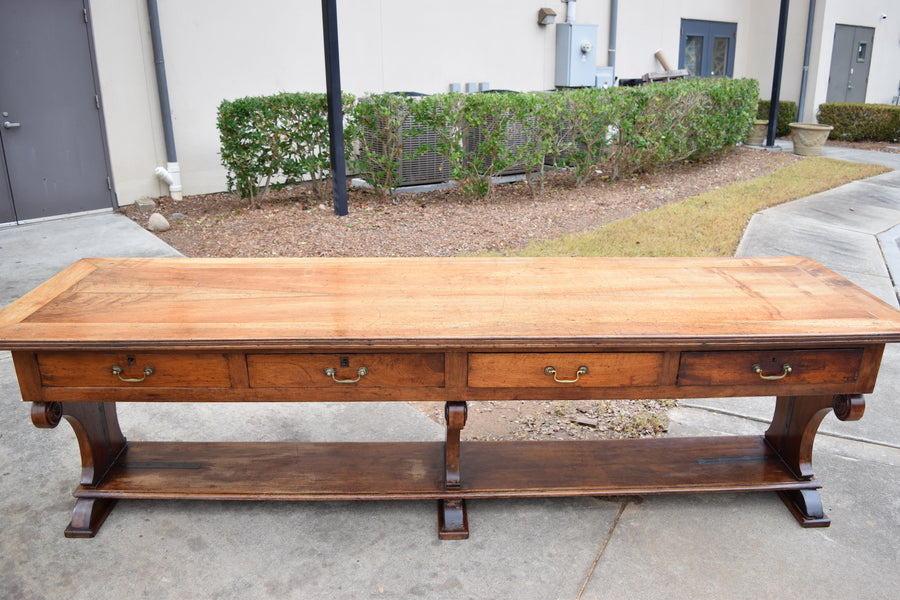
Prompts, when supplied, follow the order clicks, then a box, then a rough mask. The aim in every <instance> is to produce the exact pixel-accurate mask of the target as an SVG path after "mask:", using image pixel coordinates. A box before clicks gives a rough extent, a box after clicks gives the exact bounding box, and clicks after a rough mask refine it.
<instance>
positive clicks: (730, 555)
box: [0, 148, 900, 599]
mask: <svg viewBox="0 0 900 600" xmlns="http://www.w3.org/2000/svg"><path fill="white" fill-rule="evenodd" d="M826 152H827V153H828V154H832V153H833V150H832V149H831V148H826ZM840 152H841V153H842V154H844V156H843V157H844V158H847V159H850V160H854V159H855V160H864V161H870V162H871V161H889V164H891V166H893V168H895V169H900V155H889V154H884V155H882V154H878V153H863V154H852V155H851V156H849V157H848V156H847V155H846V154H845V152H846V151H844V150H843V149H841V150H840ZM891 161H893V162H891ZM898 224H900V171H894V172H892V173H888V174H886V175H882V176H879V177H876V178H872V179H869V180H867V181H865V182H856V183H853V184H849V185H847V186H843V187H842V188H838V189H837V190H831V191H830V192H825V193H824V194H819V195H817V196H813V197H810V198H806V199H803V200H799V201H797V202H794V203H790V204H787V205H784V206H780V207H775V208H772V209H769V210H767V211H764V212H762V213H760V214H759V215H757V216H755V217H754V219H753V221H752V222H751V224H750V227H749V228H748V231H747V233H746V235H745V237H744V240H743V242H742V244H741V247H740V249H739V252H738V253H739V254H740V255H743V256H751V255H784V254H798V255H805V256H811V257H812V258H814V259H816V260H818V261H820V262H822V263H823V264H825V265H826V266H829V267H831V268H832V269H834V270H836V271H838V272H839V273H841V274H842V275H844V276H846V277H848V278H849V279H851V280H852V281H854V282H856V283H857V284H859V285H861V286H862V287H864V288H866V289H868V290H869V291H870V292H872V293H873V294H875V295H877V296H879V297H881V298H883V299H885V300H886V301H889V302H891V303H892V304H894V305H895V306H896V305H897V298H896V294H895V291H894V286H893V283H892V279H891V268H889V266H888V265H889V264H891V263H893V264H894V265H897V266H900V261H898V260H896V257H897V256H900V245H898V242H897V240H898V239H900V228H898V229H896V230H895V229H894V228H895V227H897V226H898ZM892 231H894V232H896V233H897V235H896V236H895V235H894V233H891V232H892ZM113 232H116V234H115V236H114V235H113ZM118 235H121V236H123V237H117V236H118ZM879 236H880V237H879ZM879 241H880V244H881V245H879ZM42 244H43V245H42ZM891 244H893V246H892V245H891ZM883 247H884V248H887V249H886V250H884V251H882V250H881V249H882V248H883ZM172 254H173V251H172V250H171V248H169V247H168V246H165V244H162V243H161V242H160V241H159V240H158V238H156V237H155V236H153V235H152V234H150V233H148V232H146V231H144V230H143V229H141V228H140V227H138V226H137V225H135V224H134V223H132V222H131V221H129V220H128V219H126V218H124V217H122V216H120V215H112V214H109V215H94V216H90V217H80V218H78V219H71V220H64V221H57V222H48V223H43V224H35V225H29V226H25V227H19V228H10V229H5V230H0V256H2V262H0V282H2V283H0V305H5V304H6V303H8V302H9V301H11V300H12V299H14V298H16V297H18V296H19V295H21V294H22V293H24V292H26V291H28V289H31V288H32V287H33V286H34V285H36V284H37V283H39V282H40V281H43V280H44V279H46V278H47V277H49V276H50V275H52V274H53V273H55V272H56V271H58V270H60V269H61V268H63V267H64V266H66V265H68V264H69V263H71V262H73V261H74V260H76V259H77V258H80V257H83V256H116V255H119V256H123V255H129V256H132V255H145V256H170V255H172ZM894 273H895V274H900V269H894ZM148 318H152V315H148ZM898 354H900V349H893V348H890V349H889V350H888V352H887V353H886V354H885V359H884V363H883V367H882V370H881V376H880V379H879V384H878V388H877V389H876V391H875V393H874V394H871V395H870V396H869V397H868V398H867V400H868V402H867V409H866V415H865V417H864V418H863V419H862V420H861V421H858V422H854V423H841V422H839V421H837V419H835V418H834V417H833V415H829V417H828V418H827V419H826V421H825V423H824V424H823V426H822V427H821V428H820V435H819V436H818V437H817V440H816V452H815V457H814V461H815V470H816V473H817V476H818V479H819V480H820V481H821V482H822V484H823V486H824V488H823V490H822V500H823V502H824V504H825V510H826V513H827V514H829V516H830V517H831V518H832V520H833V523H832V526H831V527H830V528H827V529H802V528H800V527H799V526H798V525H797V524H796V522H795V521H794V519H793V517H791V515H790V514H789V513H788V511H787V509H786V508H785V507H784V505H783V504H782V503H781V501H780V500H779V499H778V498H777V497H776V495H774V494H769V493H762V494H715V495H679V496H648V497H645V498H643V499H642V500H640V501H639V500H637V499H613V500H600V499H594V498H578V499H543V500H541V499H537V500H484V501H472V502H470V503H469V516H470V528H471V538H470V539H469V540H466V541H447V542H441V541H439V540H438V539H437V536H436V533H435V522H436V516H437V515H436V510H435V506H434V502H430V501H424V502H356V503H349V502H343V503H342V502H322V503H279V502H271V503H262V502H260V503H253V502H247V503H231V502H198V501H191V502H188V501H184V502H174V501H171V502H170V501H147V502H138V501H134V502H120V503H119V504H118V506H117V507H116V509H115V510H114V511H113V513H112V514H111V515H110V517H109V520H108V521H107V523H106V524H105V525H104V528H103V530H102V531H101V532H100V534H99V535H98V537H97V538H95V539H93V540H68V539H65V538H63V536H62V530H63V529H64V527H65V526H66V524H67V523H68V521H69V519H70V516H71V508H72V505H73V500H72V498H71V490H72V488H73V486H74V483H75V480H76V476H77V473H78V470H79V461H78V452H77V445H76V443H75V439H74V436H73V434H72V432H71V430H70V428H69V427H68V426H67V425H65V424H62V425H60V426H59V427H57V428H56V429H54V430H49V431H48V430H38V429H36V428H34V427H33V426H32V425H31V423H30V420H29V418H28V407H27V406H26V405H24V404H23V403H22V402H21V398H20V396H19V392H18V387H17V385H16V382H15V376H14V373H13V370H12V365H11V360H10V359H9V355H8V354H7V353H0V486H2V490H3V494H2V496H0V517H2V518H0V598H23V599H26V598H137V597H152V598H369V597H372V598H419V597H421V598H540V599H544V598H579V597H581V598H717V599H718V598H769V597H771V598H776V597H777V598H781V597H789V596H801V595H802V596H804V597H807V596H811V597H817V598H845V597H854V598H887V597H893V596H895V594H896V590H898V589H900V573H898V571H897V569H896V563H897V560H898V559H900V499H898V495H897V483H896V482H897V481H900V434H898V433H897V431H898V426H900V406H898V405H897V403H896V402H894V399H895V398H896V397H897V391H898V388H900V362H898V358H900V356H898ZM773 404H774V402H773V400H771V399H755V398H753V399H749V398H748V399H734V398H732V399H727V400H692V401H681V402H679V408H677V409H675V410H674V411H673V413H672V423H671V427H670V435H675V436H678V435H718V434H738V433H759V432H762V431H763V430H764V429H765V426H766V423H767V422H768V419H769V418H770V416H771V411H772V406H773ZM119 412H120V419H121V422H122V425H123V429H124V430H125V434H126V436H130V437H132V438H133V439H141V438H143V439H148V438H151V439H184V440H189V439H197V440H200V439H209V440H216V439H260V440H281V439H285V440H286V439H294V440H360V441H362V440H372V439H380V440H420V439H441V438H442V434H443V431H442V428H441V427H439V426H437V425H435V424H434V423H433V422H431V421H430V420H429V419H427V418H425V417H424V416H422V415H421V414H420V413H419V412H418V411H416V410H415V409H413V408H411V407H409V406H407V405H405V404H400V403H379V404H366V405H342V404H340V405H313V404H269V405H254V406H246V405H245V406H240V407H234V406H219V405H213V404H206V405H200V406H194V407H189V406H168V405H165V406H163V405H141V404H130V405H122V406H121V407H120V411H119ZM198 415H199V419H198V418H197V417H198ZM198 423H199V425H198Z"/></svg>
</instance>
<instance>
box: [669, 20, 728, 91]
mask: <svg viewBox="0 0 900 600" xmlns="http://www.w3.org/2000/svg"><path fill="white" fill-rule="evenodd" d="M736 34H737V23H725V22H722V21H698V20H693V19H682V20H681V45H680V48H679V51H678V68H679V69H687V71H688V72H689V73H690V75H691V76H692V77H732V76H733V75H734V44H735V37H736Z"/></svg>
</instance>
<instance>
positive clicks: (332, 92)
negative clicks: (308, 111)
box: [322, 0, 349, 217]
mask: <svg viewBox="0 0 900 600" xmlns="http://www.w3.org/2000/svg"><path fill="white" fill-rule="evenodd" d="M322 31H323V37H324V39H325V87H326V91H327V99H328V100H327V101H328V133H329V141H328V148H329V150H330V152H331V190H332V198H333V200H334V214H336V215H338V216H340V217H343V216H345V215H347V214H348V213H349V210H348V209H347V165H346V162H345V160H344V112H343V109H342V107H341V62H340V58H339V56H338V31H337V6H336V0H322Z"/></svg>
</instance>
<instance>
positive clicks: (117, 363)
mask: <svg viewBox="0 0 900 600" xmlns="http://www.w3.org/2000/svg"><path fill="white" fill-rule="evenodd" d="M37 361H38V370H39V371H40V374H41V385H43V386H44V387H116V388H121V387H146V388H175V387H182V388H229V387H231V376H230V374H229V370H228V356H227V355H225V354H214V353H199V354H198V353H187V352H185V353H181V352H173V353H166V354H154V353H143V354H129V353H125V352H121V353H102V352H44V353H40V354H38V355H37ZM114 370H115V371H117V372H114Z"/></svg>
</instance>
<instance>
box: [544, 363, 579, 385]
mask: <svg viewBox="0 0 900 600" xmlns="http://www.w3.org/2000/svg"><path fill="white" fill-rule="evenodd" d="M587 372H588V368H587V367H584V366H582V367H578V370H577V371H575V379H557V378H556V369H555V368H553V367H544V375H547V376H553V381H555V382H556V383H575V382H577V381H578V379H579V378H580V377H581V376H582V375H587Z"/></svg>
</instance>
